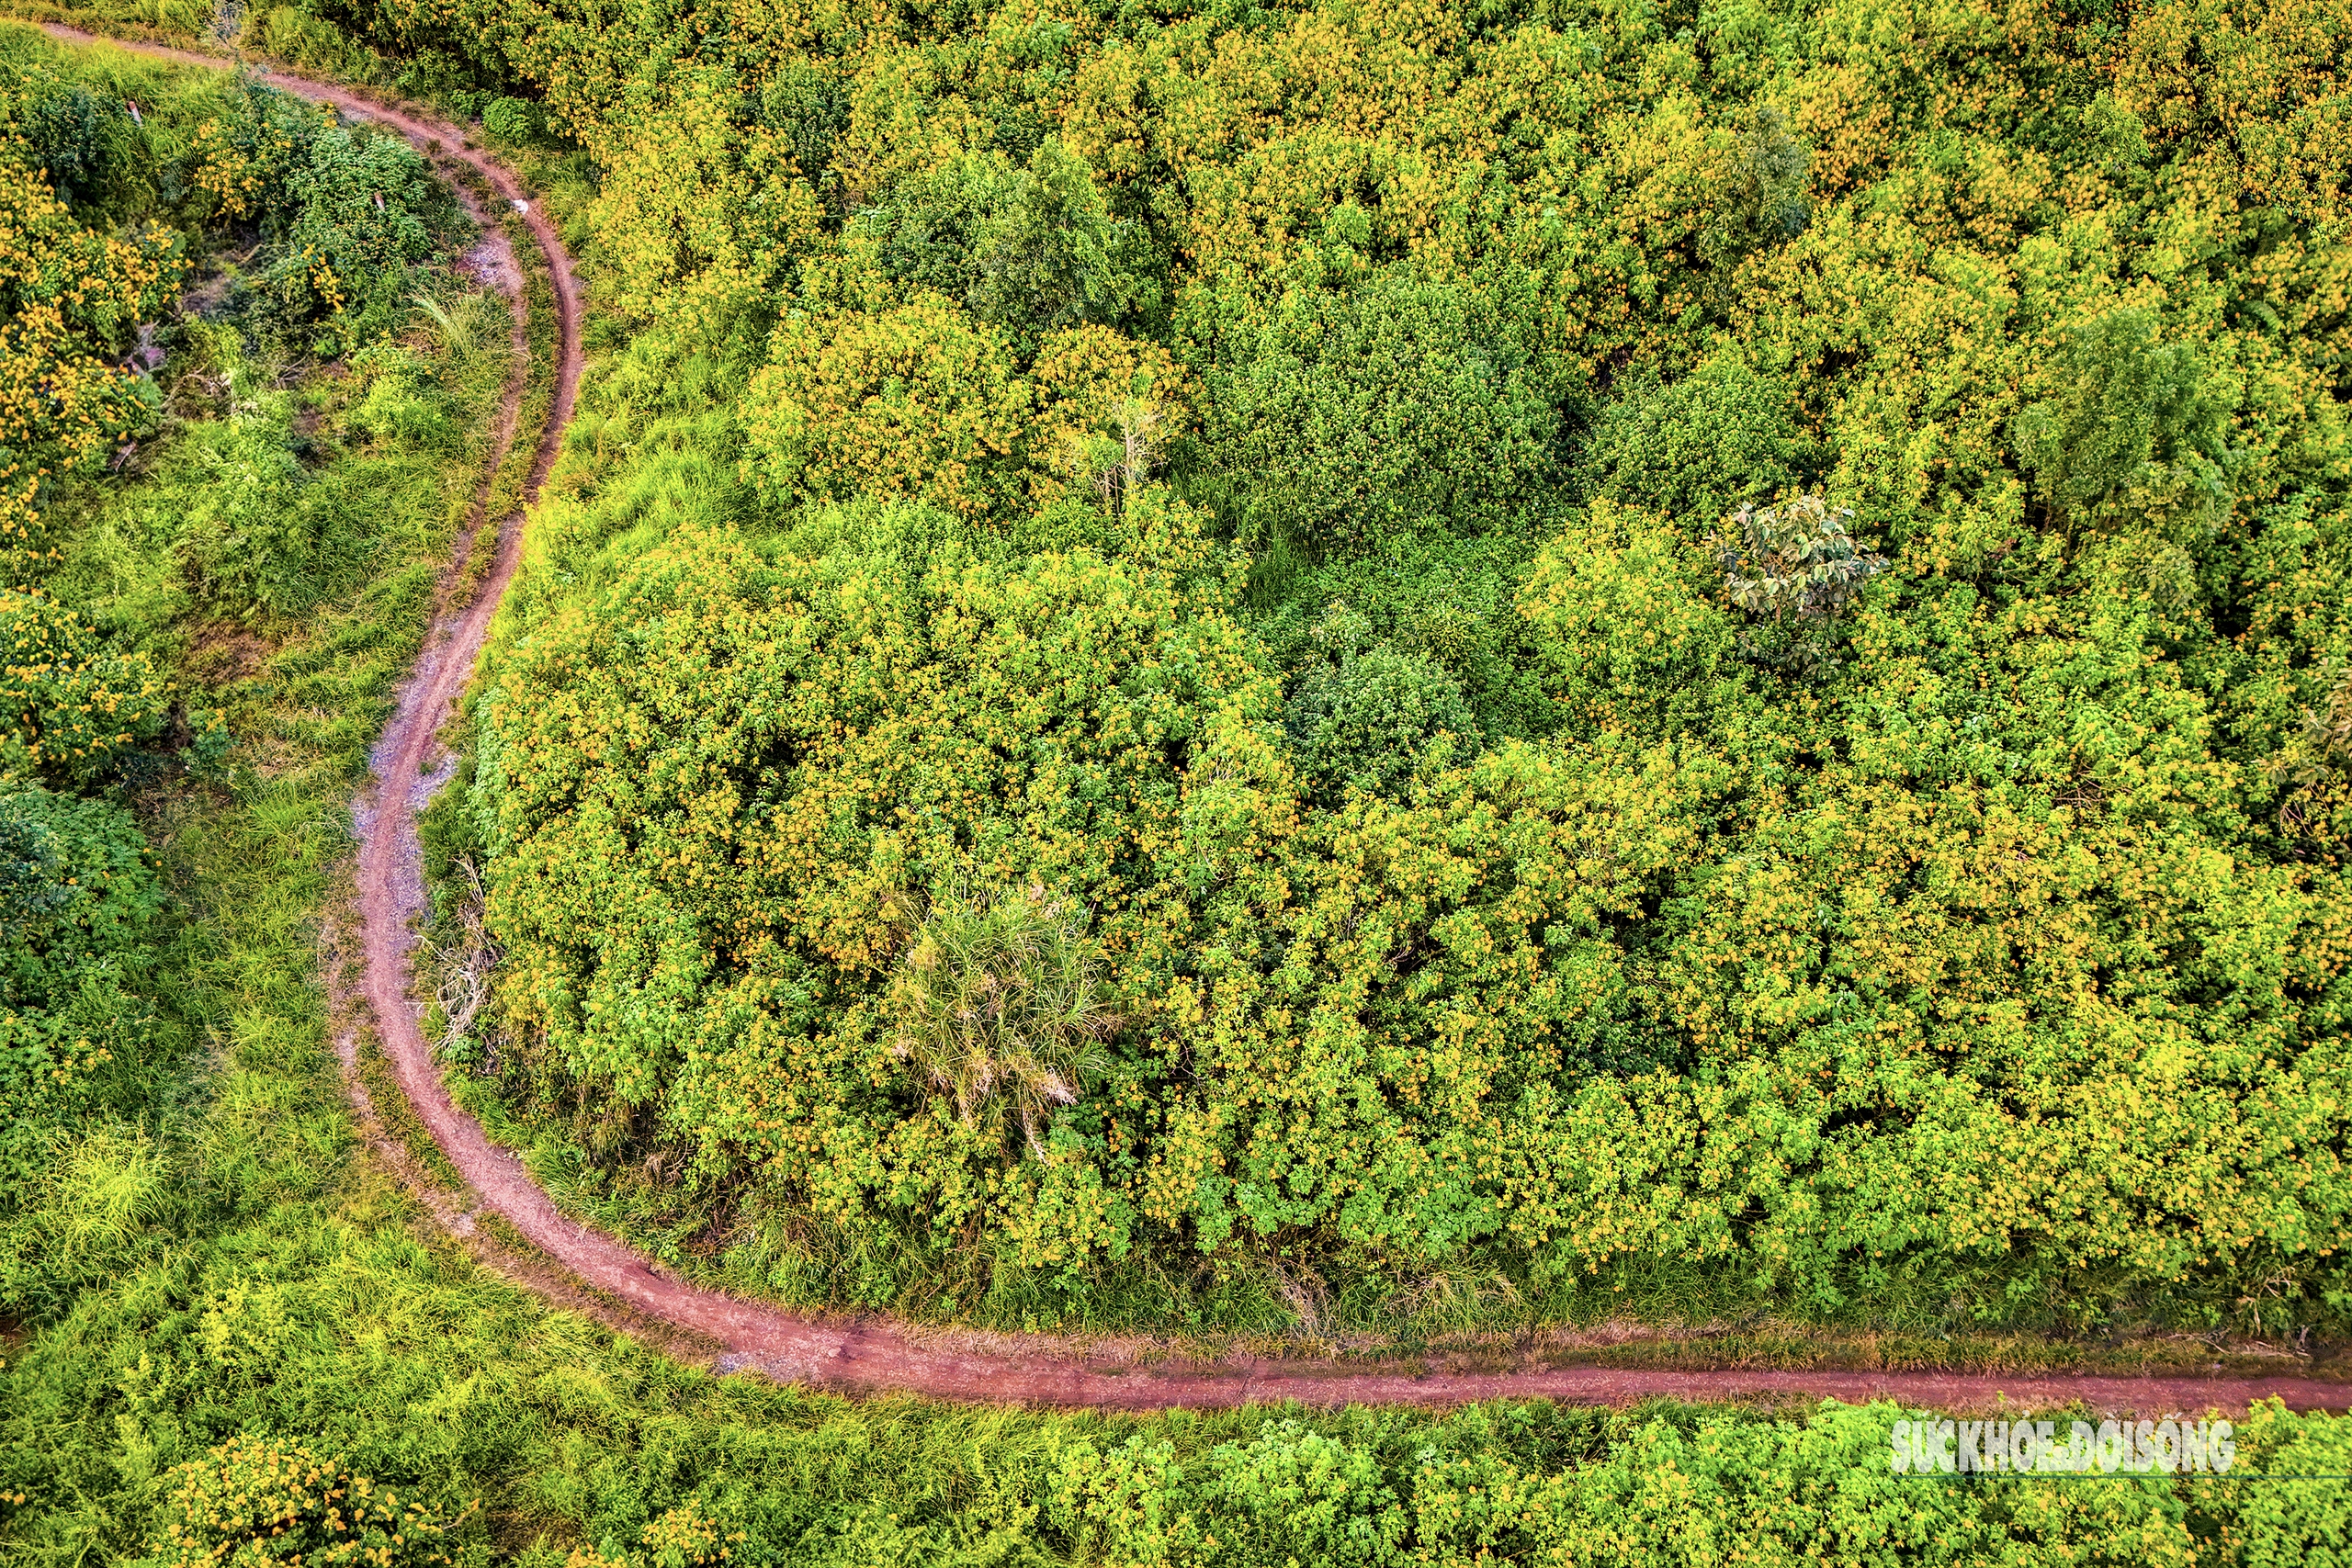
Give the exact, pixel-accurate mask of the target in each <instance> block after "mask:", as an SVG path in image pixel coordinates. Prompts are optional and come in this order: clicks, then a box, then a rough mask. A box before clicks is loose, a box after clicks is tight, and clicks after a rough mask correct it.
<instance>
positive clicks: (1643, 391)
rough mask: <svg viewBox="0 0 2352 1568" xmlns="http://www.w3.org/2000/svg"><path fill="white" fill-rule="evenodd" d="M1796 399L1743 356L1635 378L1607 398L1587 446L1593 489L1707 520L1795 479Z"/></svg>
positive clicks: (1798, 460)
mask: <svg viewBox="0 0 2352 1568" xmlns="http://www.w3.org/2000/svg"><path fill="white" fill-rule="evenodd" d="M1793 413H1794V407H1793V400H1792V399H1791V398H1789V397H1788V396H1787V395H1786V392H1785V390H1784V389H1782V388H1781V386H1779V385H1778V384H1777V383H1776V382H1774V381H1773V380H1772V379H1771V378H1768V377H1764V376H1759V375H1758V374H1757V373H1756V372H1755V371H1754V370H1752V369H1750V368H1749V367H1747V365H1746V364H1744V363H1743V362H1741V361H1739V360H1737V359H1728V360H1727V359H1724V358H1720V357H1718V358H1713V359H1710V360H1708V361H1706V362H1705V363H1704V364H1702V365H1701V366H1700V367H1698V368H1697V369H1696V370H1694V371H1692V372H1691V374H1690V375H1688V376H1685V377H1683V378H1680V379H1679V380H1675V381H1671V382H1667V383H1664V384H1660V383H1658V382H1657V381H1654V380H1647V379H1643V380H1636V381H1635V382H1634V384H1632V385H1630V386H1626V387H1624V388H1623V389H1621V390H1620V391H1619V393H1618V395H1617V396H1615V397H1613V398H1611V400H1609V401H1608V402H1607V403H1605V404H1603V405H1602V406H1601V408H1600V412H1599V413H1598V415H1597V416H1596V418H1595V419H1594V422H1593V428H1592V433H1591V434H1590V436H1589V438H1588V441H1587V444H1586V447H1585V455H1584V465H1583V467H1584V480H1585V491H1586V493H1587V494H1588V496H1589V497H1592V498H1595V499H1607V500H1609V501H1613V502H1618V503H1620V504H1621V505H1624V506H1631V507H1635V508H1638V509H1641V510H1643V511H1649V512H1659V513H1665V514H1666V515H1667V516H1668V517H1672V518H1676V519H1678V520H1679V521H1680V522H1682V523H1683V524H1684V525H1686V526H1689V527H1691V528H1703V527H1707V526H1712V525H1714V524H1716V523H1718V522H1720V521H1722V520H1723V519H1724V518H1725V517H1728V516H1729V515H1731V513H1734V512H1735V511H1736V510H1738V508H1739V507H1741V506H1742V505H1745V504H1749V503H1754V502H1769V501H1770V500H1771V499H1772V497H1773V496H1774V495H1775V494H1777V493H1778V492H1779V491H1782V490H1785V489H1788V488H1791V487H1792V486H1793V484H1794V483H1795V482H1796V479H1797V478H1798V474H1799V471H1800V468H1801V466H1802V464H1803V463H1804V457H1805V454H1804V446H1803V444H1802V443H1801V442H1800V440H1799V439H1798V436H1797V432H1796V427H1795V420H1794V418H1793V417H1792V416H1793Z"/></svg>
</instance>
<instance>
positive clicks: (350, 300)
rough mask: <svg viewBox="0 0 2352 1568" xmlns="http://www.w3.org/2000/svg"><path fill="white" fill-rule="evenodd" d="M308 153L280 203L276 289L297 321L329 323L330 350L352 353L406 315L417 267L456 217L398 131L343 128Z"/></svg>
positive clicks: (325, 340) (316, 139) (272, 283)
mask: <svg viewBox="0 0 2352 1568" xmlns="http://www.w3.org/2000/svg"><path fill="white" fill-rule="evenodd" d="M307 154H308V155H307V156H300V155H297V156H296V157H295V158H293V159H292V160H290V162H291V165H292V166H291V167H290V168H289V169H288V171H287V174H286V177H285V186H284V189H283V195H282V197H279V198H278V200H277V201H274V202H273V203H272V212H273V216H274V217H276V219H277V224H278V225H279V227H278V236H277V243H278V254H279V259H278V261H277V264H276V265H274V266H273V267H272V268H271V269H270V270H269V273H268V274H267V279H268V287H270V288H272V289H273V290H274V291H275V293H276V294H277V299H278V302H279V304H280V305H281V306H282V307H283V308H284V309H285V310H287V312H288V315H289V316H290V317H291V318H292V319H294V320H296V321H322V323H323V324H324V327H325V331H324V333H322V337H321V338H320V339H319V342H320V343H321V344H322V345H323V348H324V349H325V350H333V351H334V352H341V353H348V352H350V351H351V350H353V349H355V348H357V347H358V346H359V345H360V344H363V343H365V342H367V341H368V339H370V338H372V337H374V336H376V335H378V334H379V333H382V332H383V331H384V330H385V329H386V328H387V327H389V326H390V325H391V324H392V323H393V322H394V321H397V320H398V319H399V317H400V315H401V314H404V313H405V309H406V306H407V304H408V301H409V298H410V296H411V295H412V294H413V292H414V289H415V271H414V269H415V268H416V266H417V265H419V264H420V263H423V262H424V261H425V260H426V259H427V258H428V257H430V256H431V255H432V254H434V252H435V250H436V249H437V248H438V246H437V243H436V236H435V230H436V229H437V228H446V227H447V225H448V223H449V221H450V220H449V217H448V214H447V207H448V198H447V196H445V195H442V194H441V193H439V192H438V191H437V190H436V189H435V186H434V185H433V183H432V181H431V179H430V178H429V177H428V175H427V174H426V172H425V166H424V157H423V155H422V154H420V153H419V152H417V151H416V150H415V149H414V148H413V147H411V146H410V145H409V144H408V143H407V142H405V141H401V140H400V139H399V138H398V137H395V136H390V135H386V134H382V133H380V132H371V131H368V130H356V131H354V130H345V129H343V128H342V127H339V126H338V127H334V128H333V129H330V130H321V131H320V132H319V133H318V134H316V135H315V136H313V137H312V138H311V140H310V144H309V147H308V149H307ZM281 202H282V205H280V203H281Z"/></svg>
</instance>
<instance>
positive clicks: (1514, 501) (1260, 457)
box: [1204, 269, 1559, 551]
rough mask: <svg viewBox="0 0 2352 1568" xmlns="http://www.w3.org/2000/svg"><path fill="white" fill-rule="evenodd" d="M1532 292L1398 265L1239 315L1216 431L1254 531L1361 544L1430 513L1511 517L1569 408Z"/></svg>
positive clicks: (1550, 467)
mask: <svg viewBox="0 0 2352 1568" xmlns="http://www.w3.org/2000/svg"><path fill="white" fill-rule="evenodd" d="M1527 303H1528V302H1527V301H1526V300H1525V299H1523V298H1522V297H1521V296H1518V295H1515V294H1513V293H1512V292H1510V291H1509V290H1503V291H1489V290H1486V289H1481V288H1472V287H1470V286H1468V285H1465V284H1460V283H1442V282H1434V281H1430V280H1427V279H1424V278H1422V277H1419V276H1416V275H1415V274H1414V273H1413V272H1411V271H1410V270H1408V269H1397V270H1391V271H1388V272H1385V273H1383V274H1381V275H1380V276H1376V277H1375V278H1374V279H1373V280H1371V281H1370V282H1368V283H1365V284H1363V286H1361V287H1360V288H1354V289H1352V290H1350V291H1347V292H1343V293H1331V292H1326V291H1324V290H1321V289H1294V290H1292V291H1290V292H1288V293H1285V294H1284V295H1283V296H1282V297H1281V298H1280V299H1277V300H1275V301H1274V302H1272V304H1270V305H1268V306H1266V307H1264V308H1263V309H1262V310H1258V311H1254V312H1252V313H1251V314H1250V315H1249V316H1248V317H1246V318H1245V319H1244V320H1242V321H1239V322H1237V323H1235V324H1234V325H1233V326H1232V327H1231V328H1230V329H1229V330H1228V331H1227V334H1226V335H1225V337H1224V338H1223V339H1222V341H1221V342H1220V343H1219V344H1218V345H1217V350H1216V364H1215V366H1214V367H1212V368H1211V369H1210V370H1209V371H1208V372H1207V374H1206V380H1207V383H1208V389H1209V395H1210V409H1209V416H1208V420H1207V424H1206V429H1205V430H1204V442H1205V446H1206V456H1207V460H1208V462H1209V464H1210V465H1211V467H1212V468H1213V470H1214V472H1215V473H1216V475H1217V476H1218V482H1219V483H1220V484H1222V485H1225V486H1228V487H1229V488H1230V491H1231V493H1232V496H1233V498H1234V506H1235V509H1236V510H1237V512H1238V516H1239V517H1240V518H1241V520H1242V522H1243V524H1244V526H1245V528H1246V529H1247V531H1248V533H1249V536H1250V537H1251V538H1253V539H1255V540H1259V541H1264V540H1267V539H1271V538H1272V537H1275V536H1289V537H1292V538H1295V539H1296V540H1298V541H1300V542H1301V543H1302V544H1304V545H1305V546H1306V547H1307V548H1308V549H1310V550H1314V551H1322V550H1327V549H1340V550H1357V549H1362V548H1363V547H1366V546H1368V545H1371V544H1373V543H1374V542H1376V541H1378V540H1380V539H1382V538H1384V537H1385V536H1388V535H1390V534H1393V533H1396V532H1399V531H1402V530H1405V529H1407V528H1409V527H1411V526H1412V525H1416V524H1419V523H1421V522H1423V521H1425V520H1439V521H1442V522H1443V523H1445V524H1447V525H1451V526H1453V527H1454V528H1457V529H1459V530H1461V531H1464V532H1467V533H1479V532H1483V531H1487V530H1491V529H1494V528H1498V527H1499V526H1501V525H1503V524H1504V523H1505V521H1506V520H1507V519H1508V518H1510V516H1511V515H1512V513H1513V512H1514V510H1515V509H1517V508H1521V507H1524V506H1527V505H1529V504H1530V503H1531V502H1533V501H1534V500H1535V499H1536V498H1537V497H1539V496H1540V495H1541V494H1542V493H1543V492H1544V488H1545V487H1546V486H1547V485H1548V483H1549V482H1550V481H1551V479H1552V478H1553V475H1554V471H1555V451H1554V443H1555V438H1556V435H1557V432H1558V426H1559V414H1558V411H1557V409H1556V408H1555V406H1554V400H1553V392H1552V377H1551V373H1550V372H1549V370H1548V369H1547V367H1546V366H1545V365H1544V361H1543V359H1542V356H1541V355H1540V353H1539V352H1538V350H1537V347H1536V344H1535V341H1534V338H1533V334H1532V331H1531V327H1532V323H1531V322H1530V321H1529V320H1528V318H1527V314H1526V308H1527Z"/></svg>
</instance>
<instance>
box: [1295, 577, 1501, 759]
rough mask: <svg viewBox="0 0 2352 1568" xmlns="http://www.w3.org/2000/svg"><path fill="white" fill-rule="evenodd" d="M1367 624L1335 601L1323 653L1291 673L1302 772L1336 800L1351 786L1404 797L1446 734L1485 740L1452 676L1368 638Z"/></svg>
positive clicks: (1473, 743)
mask: <svg viewBox="0 0 2352 1568" xmlns="http://www.w3.org/2000/svg"><path fill="white" fill-rule="evenodd" d="M1370 630H1371V628H1370V626H1369V623H1367V622H1366V621H1365V620H1364V618H1363V616H1362V615H1356V614H1354V613H1353V612H1351V611H1350V610H1348V609H1347V607H1346V606H1344V605H1333V606H1332V609H1331V614H1330V615H1328V616H1326V618H1325V619H1324V621H1323V623H1322V624H1321V625H1319V626H1317V637H1316V639H1315V640H1316V642H1317V644H1318V645H1319V646H1318V649H1317V651H1318V652H1319V653H1320V654H1321V655H1322V657H1319V658H1314V659H1311V660H1309V662H1308V663H1307V664H1306V666H1305V667H1304V668H1303V669H1301V670H1300V671H1298V673H1297V674H1296V675H1295V676H1294V677H1293V678H1292V683H1291V691H1290V696H1289V700H1288V702H1287V703H1286V704H1285V705H1284V707H1283V725H1284V727H1285V728H1287V729H1288V730H1289V732H1290V736H1291V743H1292V745H1293V746H1295V748H1296V749H1297V752H1298V758H1299V763H1300V771H1301V772H1302V773H1304V774H1306V777H1308V778H1309V779H1311V780H1313V781H1314V782H1315V783H1316V784H1317V785H1318V786H1319V787H1320V788H1321V789H1322V791H1323V792H1324V793H1325V794H1326V795H1327V796H1328V797H1329V798H1331V799H1335V800H1336V799H1337V798H1338V797H1340V795H1344V794H1345V793H1346V792H1347V791H1348V790H1350V789H1360V790H1364V791H1367V792H1369V793H1371V794H1374V795H1389V796H1392V797H1397V796H1402V795H1404V794H1405V793H1406V791H1407V789H1408V786H1409V785H1410V784H1411V783H1412V780H1413V775H1414V773H1416V771H1418V769H1419V766H1420V764H1421V760H1422V757H1423V754H1424V753H1425V752H1426V751H1427V750H1429V748H1430V745H1431V744H1432V743H1433V742H1435V741H1436V740H1437V739H1438V738H1439V737H1440V736H1442V735H1443V736H1451V737H1452V738H1453V742H1454V747H1455V750H1458V751H1460V752H1462V753H1468V752H1474V751H1476V750H1477V749H1478V747H1479V745H1480V742H1481V741H1482V740H1483V739H1484V737H1483V736H1482V735H1481V734H1480V732H1479V728H1478V720H1477V717H1476V716H1475V715H1474V714H1472V713H1471V711H1470V705H1469V704H1468V703H1467V702H1465V701H1464V699H1463V695H1462V688H1461V685H1460V684H1459V683H1458V682H1455V680H1454V679H1453V677H1452V676H1451V675H1449V674H1447V673H1446V671H1444V670H1443V669H1442V668H1441V667H1439V666H1438V665H1436V664H1434V663H1432V662H1430V660H1427V659H1425V658H1422V657H1420V656H1419V655H1418V654H1413V653H1408V652H1403V651H1400V650H1399V649H1397V648H1395V647H1393V646H1391V645H1390V644H1388V643H1385V642H1381V643H1371V644H1370V645H1369V646H1366V644H1367V643H1368V642H1369V634H1370ZM1447 755H1448V756H1449V757H1451V756H1452V755H1453V752H1449V753H1447Z"/></svg>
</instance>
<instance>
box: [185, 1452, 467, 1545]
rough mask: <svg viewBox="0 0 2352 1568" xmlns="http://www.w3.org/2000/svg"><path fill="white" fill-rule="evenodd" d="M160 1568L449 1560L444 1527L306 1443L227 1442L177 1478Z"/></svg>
mask: <svg viewBox="0 0 2352 1568" xmlns="http://www.w3.org/2000/svg"><path fill="white" fill-rule="evenodd" d="M173 1479H174V1480H175V1482H176V1484H175V1486H174V1487H173V1488H172V1497H171V1504H170V1507H169V1512H168V1514H167V1515H166V1523H165V1525H164V1532H165V1533H164V1539H163V1540H161V1541H159V1542H157V1546H158V1549H159V1550H158V1551H157V1552H156V1555H155V1561H156V1562H160V1563H162V1564H164V1568H210V1565H211V1564H215V1563H238V1564H244V1563H256V1564H258V1563H264V1562H292V1563H315V1564H319V1565H321V1568H342V1565H345V1564H348V1565H350V1568H359V1565H361V1564H366V1565H368V1568H411V1565H422V1564H424V1563H428V1562H449V1561H451V1559H450V1556H449V1554H448V1552H447V1551H444V1550H441V1540H442V1537H443V1536H445V1535H446V1534H447V1529H448V1527H447V1525H446V1524H445V1523H444V1522H443V1521H441V1520H438V1519H435V1518H434V1517H431V1516H430V1515H428V1514H427V1513H426V1512H425V1510H424V1508H422V1507H420V1506H418V1505H416V1504H414V1503H410V1504H407V1505H405V1506H403V1505H402V1504H401V1500H400V1495H399V1494H398V1493H396V1492H393V1491H390V1490H389V1489H379V1487H378V1486H377V1485H376V1483H374V1482H372V1481H370V1480H368V1478H367V1477H366V1476H364V1475H354V1474H352V1473H351V1472H349V1471H348V1470H346V1469H345V1468H344V1466H343V1462H342V1461H340V1460H321V1459H318V1458H316V1457H314V1456H313V1455H312V1454H311V1450H308V1449H307V1448H303V1447H301V1446H300V1445H290V1446H281V1445H279V1444H277V1443H274V1442H271V1441H269V1440H268V1439H267V1438H244V1437H235V1438H230V1439H229V1440H228V1441H227V1442H225V1443H222V1444H221V1445H220V1446H219V1447H218V1448H215V1449H213V1450H210V1451H209V1453H207V1454H206V1455H205V1456H204V1457H203V1458H202V1459H198V1460H191V1461H188V1462H187V1464H184V1465H182V1466H180V1467H179V1469H178V1470H177V1471H175V1472H173Z"/></svg>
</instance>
